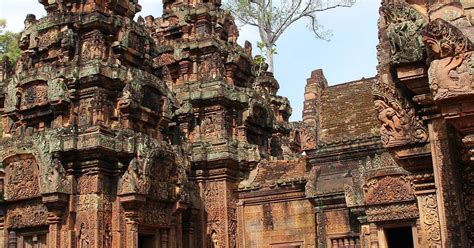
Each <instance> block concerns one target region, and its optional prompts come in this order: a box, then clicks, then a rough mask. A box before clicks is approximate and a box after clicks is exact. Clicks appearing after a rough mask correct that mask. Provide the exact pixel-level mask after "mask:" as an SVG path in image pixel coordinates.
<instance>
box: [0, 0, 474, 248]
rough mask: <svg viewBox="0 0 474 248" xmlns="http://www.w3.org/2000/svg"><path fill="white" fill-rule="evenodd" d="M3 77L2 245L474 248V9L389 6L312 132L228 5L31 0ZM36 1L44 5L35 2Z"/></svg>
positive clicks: (325, 92) (411, 0) (318, 103)
mask: <svg viewBox="0 0 474 248" xmlns="http://www.w3.org/2000/svg"><path fill="white" fill-rule="evenodd" d="M39 2H40V4H41V5H43V6H44V8H45V9H46V11H47V16H46V17H44V18H41V19H37V18H36V17H35V16H34V15H28V16H27V17H26V19H25V29H24V31H23V32H22V33H21V38H20V41H19V46H20V48H21V50H22V52H21V57H20V58H19V59H18V61H17V62H16V63H15V64H11V63H9V62H8V59H4V60H3V63H2V65H1V70H0V89H1V92H2V94H1V95H0V113H1V118H2V123H1V139H0V162H1V172H0V182H1V183H0V193H1V196H2V197H1V203H0V209H1V211H0V247H1V248H3V247H5V248H16V247H19V248H33V247H35V248H40V247H41V248H44V247H48V248H98V247H104V248H111V247H117V248H134V247H140V248H165V247H166V248H182V247H183V248H200V247H204V248H207V247H212V248H234V247H239V248H254V247H255V248H260V247H263V248H276V247H279V248H283V247H286V248H298V247H299V248H303V247H304V248H306V247H308V248H309V247H318V248H323V247H327V248H335V247H338V248H359V247H360V248H363V247H370V248H400V247H403V248H407V247H413V248H432V247H433V248H435V247H474V53H473V49H474V44H473V42H474V26H473V25H474V2H473V1H472V0H457V1H454V0H406V1H404V0H397V1H395V0H383V1H382V3H381V7H380V19H379V23H378V25H379V26H378V27H379V45H378V47H377V50H378V66H377V71H378V73H377V76H376V77H374V78H367V79H362V80H358V81H353V82H348V83H345V84H340V85H335V86H329V85H328V82H327V81H326V79H325V77H324V74H323V71H322V70H315V71H313V72H312V73H311V75H310V76H309V78H308V80H307V86H306V89H305V96H304V111H303V120H302V121H300V122H289V116H290V115H291V112H292V109H291V107H290V104H289V102H288V99H287V98H285V97H282V96H279V95H277V91H278V88H279V84H278V82H277V81H276V80H275V78H274V77H273V75H272V73H270V72H267V71H266V66H265V65H256V64H254V62H253V61H254V60H253V57H252V56H253V55H252V46H251V45H250V43H248V42H247V43H245V46H244V47H241V46H239V45H238V44H237V43H236V40H237V38H238V29H237V26H236V25H235V23H234V19H233V18H232V16H231V15H230V14H229V12H227V11H224V10H223V9H222V8H221V2H220V0H193V1H187V0H163V6H164V8H163V9H164V11H163V12H164V13H163V15H162V16H161V17H153V16H147V17H145V18H142V17H138V19H136V21H135V20H134V17H135V15H136V13H137V12H139V11H140V9H141V7H140V5H139V3H138V2H137V0H39ZM40 4H38V5H40Z"/></svg>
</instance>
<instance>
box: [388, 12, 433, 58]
mask: <svg viewBox="0 0 474 248" xmlns="http://www.w3.org/2000/svg"><path fill="white" fill-rule="evenodd" d="M381 11H382V13H383V16H384V17H385V21H386V23H387V29H386V35H387V37H388V40H389V45H390V51H391V60H392V64H402V63H411V62H417V61H423V60H424V58H425V49H424V45H423V42H422V39H421V36H420V34H419V32H420V30H421V29H422V28H423V27H424V26H425V25H426V20H425V18H424V17H423V16H422V15H421V14H420V13H419V12H418V11H416V10H415V9H414V8H412V7H411V6H410V5H408V4H405V3H396V4H387V5H383V6H382V7H381Z"/></svg>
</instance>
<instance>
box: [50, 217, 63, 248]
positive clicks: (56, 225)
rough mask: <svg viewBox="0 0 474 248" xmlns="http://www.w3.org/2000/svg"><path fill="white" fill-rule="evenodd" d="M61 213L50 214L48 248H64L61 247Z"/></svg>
mask: <svg viewBox="0 0 474 248" xmlns="http://www.w3.org/2000/svg"><path fill="white" fill-rule="evenodd" d="M61 217H62V213H61V211H51V212H49V214H48V225H49V232H48V247H50V248H62V247H63V246H61Z"/></svg>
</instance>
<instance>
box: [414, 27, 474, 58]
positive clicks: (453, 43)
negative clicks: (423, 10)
mask: <svg viewBox="0 0 474 248" xmlns="http://www.w3.org/2000/svg"><path fill="white" fill-rule="evenodd" d="M421 34H422V35H423V42H424V43H425V44H426V47H427V48H428V51H429V52H430V55H431V56H432V57H433V59H442V58H447V57H455V56H457V55H459V54H462V53H465V52H468V51H472V49H473V48H474V47H473V44H472V42H471V41H470V40H469V38H467V37H466V36H465V35H464V34H463V33H462V32H461V31H460V30H459V29H458V28H456V27H455V26H453V25H451V24H450V23H449V22H447V21H445V20H443V19H441V18H438V19H436V20H434V21H431V22H430V23H428V25H426V27H425V28H424V29H423V31H422V32H421Z"/></svg>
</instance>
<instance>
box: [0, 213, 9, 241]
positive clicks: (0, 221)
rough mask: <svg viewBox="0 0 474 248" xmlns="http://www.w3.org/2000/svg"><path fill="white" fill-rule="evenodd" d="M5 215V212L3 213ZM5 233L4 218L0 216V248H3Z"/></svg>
mask: <svg viewBox="0 0 474 248" xmlns="http://www.w3.org/2000/svg"><path fill="white" fill-rule="evenodd" d="M4 213H5V212H4ZM7 237H8V236H7V233H6V230H5V217H4V216H0V247H5V246H6V244H5V238H7Z"/></svg>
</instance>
